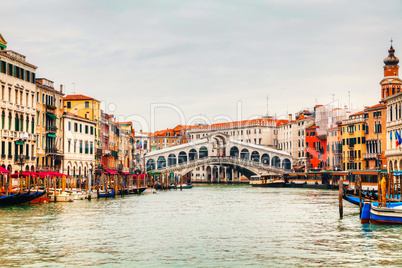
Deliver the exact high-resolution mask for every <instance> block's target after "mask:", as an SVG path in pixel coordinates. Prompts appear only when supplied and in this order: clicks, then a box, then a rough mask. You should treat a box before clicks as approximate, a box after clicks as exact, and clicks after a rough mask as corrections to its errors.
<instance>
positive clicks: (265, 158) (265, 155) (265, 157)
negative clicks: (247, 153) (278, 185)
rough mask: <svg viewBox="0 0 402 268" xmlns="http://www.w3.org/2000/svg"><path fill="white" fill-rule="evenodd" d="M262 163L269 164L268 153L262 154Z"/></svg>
mask: <svg viewBox="0 0 402 268" xmlns="http://www.w3.org/2000/svg"><path fill="white" fill-rule="evenodd" d="M261 163H263V164H266V165H269V164H270V163H269V155H268V154H263V155H262V156H261Z"/></svg>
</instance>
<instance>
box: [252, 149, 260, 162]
mask: <svg viewBox="0 0 402 268" xmlns="http://www.w3.org/2000/svg"><path fill="white" fill-rule="evenodd" d="M251 161H254V162H260V153H259V152H257V151H253V152H252V153H251Z"/></svg>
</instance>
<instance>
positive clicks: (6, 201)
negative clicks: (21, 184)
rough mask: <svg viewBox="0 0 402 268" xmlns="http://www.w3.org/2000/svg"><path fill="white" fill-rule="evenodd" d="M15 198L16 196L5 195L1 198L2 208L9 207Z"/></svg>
mask: <svg viewBox="0 0 402 268" xmlns="http://www.w3.org/2000/svg"><path fill="white" fill-rule="evenodd" d="M14 198H15V196H14V195H3V196H0V206H1V207H4V206H8V205H9V204H10V203H12V201H13V199H14Z"/></svg>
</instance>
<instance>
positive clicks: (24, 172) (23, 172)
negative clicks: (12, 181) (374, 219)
mask: <svg viewBox="0 0 402 268" xmlns="http://www.w3.org/2000/svg"><path fill="white" fill-rule="evenodd" d="M20 176H21V177H28V176H32V177H38V176H39V173H37V172H33V171H22V172H21V171H20V172H17V173H14V174H11V178H19V177H20Z"/></svg>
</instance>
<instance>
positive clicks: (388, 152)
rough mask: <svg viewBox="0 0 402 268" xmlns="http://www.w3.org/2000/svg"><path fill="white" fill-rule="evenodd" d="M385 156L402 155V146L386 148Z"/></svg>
mask: <svg viewBox="0 0 402 268" xmlns="http://www.w3.org/2000/svg"><path fill="white" fill-rule="evenodd" d="M385 156H386V157H389V156H402V148H398V149H389V150H386V151H385Z"/></svg>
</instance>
